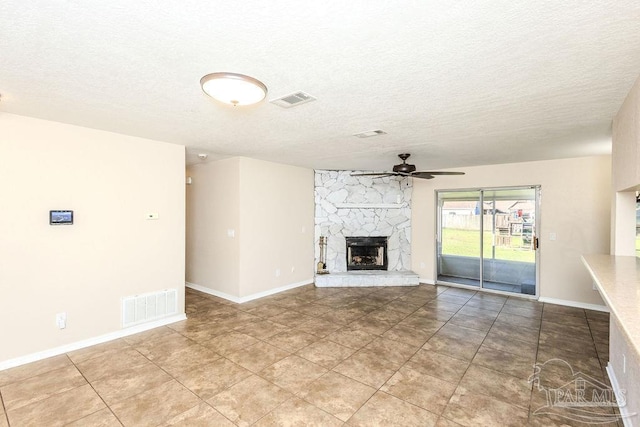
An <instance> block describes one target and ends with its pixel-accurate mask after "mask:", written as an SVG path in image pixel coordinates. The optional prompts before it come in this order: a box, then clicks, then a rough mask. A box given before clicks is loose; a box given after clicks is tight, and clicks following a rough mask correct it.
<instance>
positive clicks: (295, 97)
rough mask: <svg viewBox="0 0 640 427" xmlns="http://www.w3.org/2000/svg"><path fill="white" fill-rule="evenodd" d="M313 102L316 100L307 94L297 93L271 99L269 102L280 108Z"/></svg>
mask: <svg viewBox="0 0 640 427" xmlns="http://www.w3.org/2000/svg"><path fill="white" fill-rule="evenodd" d="M315 100H316V98H315V97H313V96H311V95H309V94H308V93H305V92H302V91H298V92H294V93H290V94H289V95H285V96H281V97H280V98H275V99H272V100H271V101H269V102H270V103H272V104H275V105H277V106H279V107H282V108H291V107H297V106H298V105H302V104H306V103H307V102H311V101H315Z"/></svg>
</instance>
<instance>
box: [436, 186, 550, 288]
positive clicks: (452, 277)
mask: <svg viewBox="0 0 640 427" xmlns="http://www.w3.org/2000/svg"><path fill="white" fill-rule="evenodd" d="M437 198H438V204H437V206H438V214H437V218H438V225H437V227H438V232H437V238H436V240H437V251H436V253H437V270H438V276H437V277H438V282H444V283H455V284H460V285H467V286H474V287H479V288H485V289H492V290H495V291H502V292H512V293H519V294H527V295H537V256H538V252H537V239H536V231H537V229H538V227H537V219H538V215H537V211H538V204H539V188H538V187H516V188H490V189H474V190H455V191H438V192H437Z"/></svg>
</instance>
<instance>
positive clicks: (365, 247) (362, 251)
mask: <svg viewBox="0 0 640 427" xmlns="http://www.w3.org/2000/svg"><path fill="white" fill-rule="evenodd" d="M346 244H347V271H352V270H386V269H387V266H388V261H387V237H347V238H346Z"/></svg>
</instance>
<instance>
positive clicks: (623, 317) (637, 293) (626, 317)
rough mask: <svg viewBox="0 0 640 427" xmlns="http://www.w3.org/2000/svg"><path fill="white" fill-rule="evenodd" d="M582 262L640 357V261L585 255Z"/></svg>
mask: <svg viewBox="0 0 640 427" xmlns="http://www.w3.org/2000/svg"><path fill="white" fill-rule="evenodd" d="M582 262H583V263H584V265H585V266H586V267H587V270H589V273H591V276H592V277H593V280H594V282H595V283H596V286H597V287H598V290H599V291H600V294H601V295H602V298H603V299H604V300H605V302H606V303H607V306H608V307H609V309H610V310H611V314H612V315H614V316H615V318H616V319H617V320H618V323H620V326H621V327H622V330H623V332H624V333H625V334H626V335H627V339H628V340H629V342H630V344H631V346H632V347H633V348H635V350H636V354H637V355H638V356H640V258H637V257H634V256H614V255H584V256H583V257H582Z"/></svg>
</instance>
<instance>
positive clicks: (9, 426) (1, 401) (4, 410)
mask: <svg viewBox="0 0 640 427" xmlns="http://www.w3.org/2000/svg"><path fill="white" fill-rule="evenodd" d="M0 405H2V411H3V414H4V418H5V420H7V426H8V427H11V424H10V423H9V414H8V413H7V407H6V406H5V405H4V398H3V397H2V391H0Z"/></svg>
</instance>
